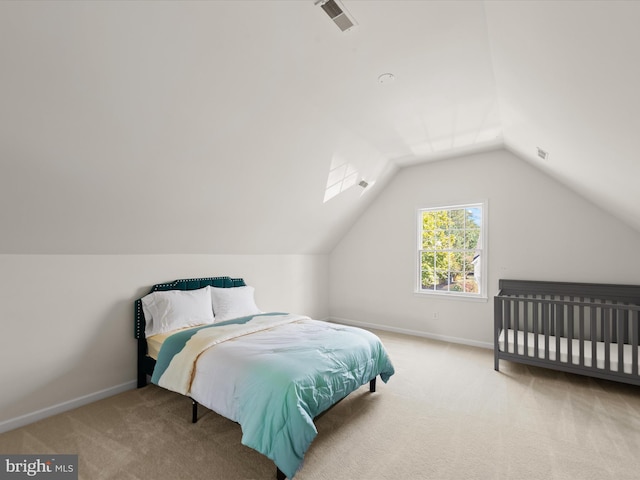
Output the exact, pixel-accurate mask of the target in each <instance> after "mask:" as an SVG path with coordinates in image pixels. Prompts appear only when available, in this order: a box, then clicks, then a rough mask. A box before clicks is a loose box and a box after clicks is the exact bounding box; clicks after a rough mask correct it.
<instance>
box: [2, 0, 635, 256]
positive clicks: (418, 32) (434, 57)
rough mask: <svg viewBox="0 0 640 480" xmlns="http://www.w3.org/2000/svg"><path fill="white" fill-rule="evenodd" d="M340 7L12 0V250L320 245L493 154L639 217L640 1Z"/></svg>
mask: <svg viewBox="0 0 640 480" xmlns="http://www.w3.org/2000/svg"><path fill="white" fill-rule="evenodd" d="M343 5H344V6H345V7H346V9H347V10H348V12H349V13H350V14H351V15H352V16H353V18H354V19H355V20H356V22H357V26H356V27H354V28H353V29H352V30H350V31H348V32H344V33H343V32H341V31H340V30H339V29H338V27H337V26H336V25H335V24H334V23H333V22H332V21H331V20H330V19H329V18H328V17H327V15H326V14H325V13H324V12H323V11H322V9H320V8H319V7H318V6H316V5H314V3H313V1H312V0H300V1H289V0H284V1H238V0H234V1H212V2H98V1H92V2H77V1H71V2H60V1H51V2H0V62H1V63H0V65H1V73H0V75H1V80H2V81H1V85H0V155H1V158H0V162H1V163H0V173H1V176H0V202H1V205H2V210H1V213H0V221H1V222H2V228H3V235H2V236H1V237H0V253H119V254H129V253H229V254H232V253H288V254H292V253H325V252H328V251H330V250H331V248H332V247H333V245H334V244H335V242H336V241H337V240H339V238H340V237H341V236H342V235H343V233H344V232H345V231H346V229H347V228H348V227H349V225H350V224H351V223H352V222H353V220H354V219H355V218H356V217H357V215H358V214H359V213H360V212H362V211H363V209H365V208H366V206H367V204H368V202H370V201H371V199H372V198H374V197H375V195H376V194H377V193H378V192H379V191H381V189H382V188H383V187H384V184H385V183H386V182H387V181H388V180H389V179H390V178H392V176H393V175H394V173H395V171H397V169H398V168H403V167H404V166H406V165H411V164H415V163H420V162H426V161H431V160H434V159H441V158H446V157H450V156H456V155H460V154H463V153H466V152H473V151H479V150H486V149H490V148H500V147H505V148H508V149H509V150H511V151H513V152H514V153H516V154H518V155H519V156H521V157H522V158H525V159H527V160H529V161H531V162H533V163H535V164H536V165H538V166H539V167H540V168H542V169H545V170H547V171H548V172H549V173H550V174H551V175H554V176H556V177H557V178H559V179H561V180H562V181H563V182H565V183H566V184H567V185H568V186H570V187H571V188H574V189H576V190H577V191H579V192H581V193H583V194H584V195H586V196H588V197H590V198H592V199H593V200H594V201H595V202H597V203H599V204H600V205H602V206H603V208H605V209H607V210H609V211H610V212H612V214H615V215H617V216H619V217H620V218H621V219H623V220H624V221H626V222H627V223H628V224H629V225H631V226H633V227H634V228H636V229H638V230H640V202H639V201H638V200H639V198H638V197H639V194H638V188H637V187H636V184H637V180H636V179H637V178H640V162H638V161H637V147H638V146H640V145H639V143H640V140H639V136H638V132H639V131H640V120H639V118H640V117H639V116H638V113H637V112H638V111H639V107H640V95H639V94H638V92H637V85H640V78H639V77H640V64H639V62H638V61H637V59H638V58H640V55H639V54H640V51H639V50H640V38H639V34H638V31H639V30H638V28H637V24H638V21H639V20H640V3H636V2H621V3H616V2H610V1H607V2H601V3H600V2H588V3H580V2H575V1H572V2H566V3H564V2H522V1H518V2H504V1H500V2H479V1H473V2H435V1H398V0H393V1H366V0H358V1H355V0H352V1H347V0H345V1H344V2H343ZM385 73H392V74H393V75H394V77H395V80H394V81H390V82H384V83H380V82H379V81H378V78H379V76H380V75H382V74H385ZM536 147H541V148H543V149H545V150H547V151H548V152H549V153H550V155H549V159H548V160H546V161H541V160H539V159H538V158H537V157H536ZM360 180H366V181H367V182H368V183H369V187H368V188H367V189H362V188H361V187H359V186H357V185H355V184H356V183H357V182H359V181H360ZM341 181H343V183H340V182H341ZM341 186H342V188H341ZM328 187H332V188H330V189H329V190H328Z"/></svg>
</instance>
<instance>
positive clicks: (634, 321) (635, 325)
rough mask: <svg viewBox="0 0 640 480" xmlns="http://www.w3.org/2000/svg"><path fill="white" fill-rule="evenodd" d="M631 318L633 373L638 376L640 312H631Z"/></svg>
mask: <svg viewBox="0 0 640 480" xmlns="http://www.w3.org/2000/svg"><path fill="white" fill-rule="evenodd" d="M629 314H630V315H629V316H630V317H631V362H632V367H631V373H632V374H633V375H638V327H639V326H638V311H637V310H636V311H632V312H629Z"/></svg>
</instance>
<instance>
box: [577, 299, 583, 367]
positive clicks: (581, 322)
mask: <svg viewBox="0 0 640 480" xmlns="http://www.w3.org/2000/svg"><path fill="white" fill-rule="evenodd" d="M580 301H581V302H584V298H581V299H580ZM584 310H585V307H584V306H583V305H579V306H578V321H579V322H580V325H579V327H578V328H579V330H580V331H579V332H578V335H579V337H580V362H579V363H580V366H581V367H584Z"/></svg>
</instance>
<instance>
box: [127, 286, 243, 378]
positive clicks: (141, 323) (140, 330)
mask: <svg viewBox="0 0 640 480" xmlns="http://www.w3.org/2000/svg"><path fill="white" fill-rule="evenodd" d="M207 285H210V286H212V287H218V288H232V287H244V286H246V284H245V283H244V280H243V279H242V278H231V277H207V278H186V279H182V280H174V281H173V282H167V283H158V284H157V285H154V286H153V287H152V288H151V290H150V291H149V293H151V292H157V291H164V290H196V289H198V288H204V287H206V286H207ZM145 326H146V322H145V318H144V313H143V312H142V301H141V299H140V298H139V299H138V300H136V301H135V313H134V336H135V338H137V339H138V388H140V387H144V386H145V385H146V384H147V375H151V374H152V373H153V368H154V367H155V363H156V361H155V360H154V359H153V358H151V357H149V356H147V338H146V337H145V335H144V329H145Z"/></svg>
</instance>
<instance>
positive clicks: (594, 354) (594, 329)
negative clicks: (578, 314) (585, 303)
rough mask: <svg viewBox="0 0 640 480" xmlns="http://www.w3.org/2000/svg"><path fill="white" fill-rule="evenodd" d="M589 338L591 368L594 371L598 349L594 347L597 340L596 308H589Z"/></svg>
mask: <svg viewBox="0 0 640 480" xmlns="http://www.w3.org/2000/svg"><path fill="white" fill-rule="evenodd" d="M589 336H590V337H591V368H594V369H595V368H597V367H598V349H597V346H596V341H597V340H598V329H597V326H596V307H591V332H589Z"/></svg>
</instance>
